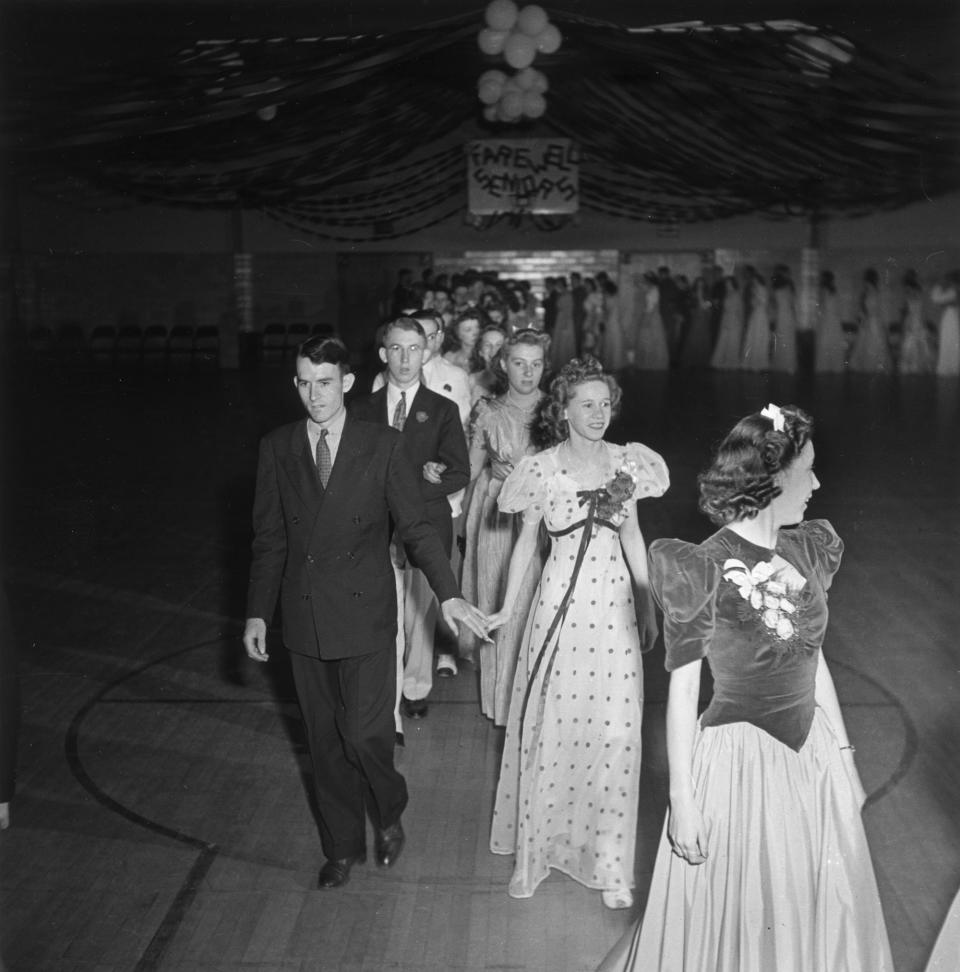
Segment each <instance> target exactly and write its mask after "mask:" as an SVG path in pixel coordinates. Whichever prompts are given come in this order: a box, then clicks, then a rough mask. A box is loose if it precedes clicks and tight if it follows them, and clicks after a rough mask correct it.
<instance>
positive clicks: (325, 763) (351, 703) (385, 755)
mask: <svg viewBox="0 0 960 972" xmlns="http://www.w3.org/2000/svg"><path fill="white" fill-rule="evenodd" d="M290 665H291V668H292V670H293V679H294V684H295V685H296V687H297V696H298V698H299V700H300V709H301V711H302V713H303V721H304V725H305V726H306V730H307V743H308V745H309V747H310V759H311V762H312V764H313V786H314V792H315V794H316V800H317V809H318V811H319V820H318V823H319V827H320V843H321V845H322V846H323V852H324V854H326V856H327V857H328V858H341V857H351V856H353V855H356V854H360V853H362V852H363V850H364V849H365V847H366V816H365V813H364V810H365V808H366V809H369V811H370V817H371V819H372V821H373V825H374V826H375V827H378V828H383V827H389V826H390V825H391V824H394V823H396V822H397V821H398V820H399V819H400V815H401V814H402V813H403V810H404V807H405V806H406V805H407V784H406V781H405V780H404V778H403V777H402V776H401V775H400V773H399V772H397V770H396V768H395V767H394V765H393V746H394V736H395V732H396V727H395V725H394V719H393V708H394V702H395V701H396V699H395V693H396V684H397V683H396V657H395V653H394V652H392V651H380V652H374V653H372V654H369V655H361V656H359V657H357V658H341V659H337V660H336V661H322V660H321V659H318V658H310V657H309V656H307V655H298V654H296V653H294V652H291V653H290Z"/></svg>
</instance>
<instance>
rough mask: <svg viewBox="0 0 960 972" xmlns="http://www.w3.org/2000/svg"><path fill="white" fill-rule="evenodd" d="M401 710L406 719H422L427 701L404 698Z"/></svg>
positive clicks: (425, 711) (425, 712)
mask: <svg viewBox="0 0 960 972" xmlns="http://www.w3.org/2000/svg"><path fill="white" fill-rule="evenodd" d="M401 709H402V711H403V714H404V715H405V716H406V717H407V718H408V719H422V718H423V717H424V716H425V715H426V714H427V700H426V699H408V698H407V697H406V696H404V697H403V705H402V706H401Z"/></svg>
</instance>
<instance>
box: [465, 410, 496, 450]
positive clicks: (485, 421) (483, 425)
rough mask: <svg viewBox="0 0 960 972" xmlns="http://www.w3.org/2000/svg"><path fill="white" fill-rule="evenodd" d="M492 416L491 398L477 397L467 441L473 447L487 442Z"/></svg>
mask: <svg viewBox="0 0 960 972" xmlns="http://www.w3.org/2000/svg"><path fill="white" fill-rule="evenodd" d="M491 417H492V411H491V408H490V401H489V399H487V398H479V399H477V403H476V405H474V406H473V411H471V413H470V422H469V425H468V427H467V441H468V442H469V443H470V446H471V447H473V446H478V445H479V446H482V445H485V444H486V441H487V434H488V432H489V429H490V422H491Z"/></svg>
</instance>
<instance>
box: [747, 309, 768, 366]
mask: <svg viewBox="0 0 960 972" xmlns="http://www.w3.org/2000/svg"><path fill="white" fill-rule="evenodd" d="M741 367H742V368H743V369H744V370H745V371H766V370H767V369H768V368H769V367H770V320H769V318H768V317H767V315H766V314H763V313H755V314H751V315H750V318H749V320H748V321H747V330H746V333H745V334H744V336H743V347H742V348H741Z"/></svg>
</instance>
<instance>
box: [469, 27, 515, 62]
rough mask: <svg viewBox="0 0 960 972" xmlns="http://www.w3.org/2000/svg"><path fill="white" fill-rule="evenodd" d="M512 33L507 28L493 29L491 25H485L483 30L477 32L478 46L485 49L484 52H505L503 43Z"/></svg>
mask: <svg viewBox="0 0 960 972" xmlns="http://www.w3.org/2000/svg"><path fill="white" fill-rule="evenodd" d="M509 36H510V35H509V34H508V33H507V31H505V30H491V29H490V28H489V27H484V28H483V30H481V31H480V33H479V34H477V47H479V48H480V50H481V51H483V53H484V54H491V55H494V56H496V55H497V54H500V53H502V52H503V45H504V43H505V41H506V39H507V37H509Z"/></svg>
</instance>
